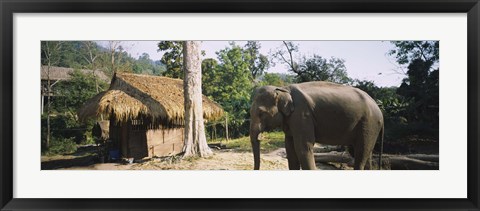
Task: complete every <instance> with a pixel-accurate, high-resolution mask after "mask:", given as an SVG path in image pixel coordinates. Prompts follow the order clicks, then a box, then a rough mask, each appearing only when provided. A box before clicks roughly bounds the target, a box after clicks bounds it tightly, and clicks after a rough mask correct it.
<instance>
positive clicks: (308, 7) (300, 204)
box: [0, 0, 480, 210]
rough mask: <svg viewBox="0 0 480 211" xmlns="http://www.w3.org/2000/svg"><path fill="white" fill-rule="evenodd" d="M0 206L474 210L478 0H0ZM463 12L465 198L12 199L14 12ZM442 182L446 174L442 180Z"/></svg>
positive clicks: (476, 207) (476, 200)
mask: <svg viewBox="0 0 480 211" xmlns="http://www.w3.org/2000/svg"><path fill="white" fill-rule="evenodd" d="M0 11H1V22H2V23H1V26H0V27H1V28H0V31H1V39H0V48H1V52H2V53H1V57H0V65H1V70H0V71H1V76H0V78H1V84H0V89H1V90H0V98H1V99H2V103H1V105H0V106H1V107H0V119H1V122H0V124H1V127H0V137H1V142H0V156H1V164H0V165H1V166H0V176H1V179H0V190H1V192H0V207H1V209H2V210H20V209H21V210H40V209H41V210H53V209H58V210H66V209H72V208H73V209H77V210H119V209H131V210H227V209H231V210H305V209H311V210H314V209H315V210H317V209H318V210H356V209H358V210H360V209H364V210H372V209H382V210H383V209H384V210H389V209H392V210H393V209H397V210H417V209H423V210H425V209H426V210H437V209H443V210H479V194H478V192H479V183H478V181H479V175H478V173H479V169H480V168H479V162H478V160H479V157H478V153H479V152H480V150H479V144H478V138H479V136H478V135H479V131H478V129H479V128H478V117H479V116H478V114H479V113H478V108H479V107H478V106H479V105H478V94H479V83H478V81H479V80H480V78H479V74H478V72H479V61H480V54H479V49H480V46H479V45H480V44H479V35H480V34H479V24H480V22H479V19H480V18H479V13H480V4H479V1H478V0H406V1H400V0H383V1H378V0H336V1H332V0H299V1H295V0H255V1H252V0H228V1H225V0H176V1H175V0H142V1H135V0H100V1H93V0H85V1H82V0H71V1H67V0H36V1H35V0H0ZM202 12H211V13H220V12H221V13H225V12H227V13H250V12H253V13H260V12H262V13H278V12H288V13H467V14H468V16H467V19H468V22H467V25H468V32H467V33H468V40H467V41H468V164H467V166H468V178H467V180H468V181H467V182H468V190H467V191H468V193H467V194H468V197H467V198H466V199H266V198H265V199H41V198H37V199H23V198H22V199H18V198H13V181H14V179H15V178H13V156H12V151H13V149H12V146H13V138H14V137H13V126H12V125H13V124H12V123H13V122H14V121H15V120H14V119H13V114H12V113H13V111H14V109H15V108H14V107H13V103H12V102H13V91H14V90H13V41H14V37H13V14H14V13H202ZM446 182H448V181H446Z"/></svg>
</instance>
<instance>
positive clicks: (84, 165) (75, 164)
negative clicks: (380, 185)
mask: <svg viewBox="0 0 480 211" xmlns="http://www.w3.org/2000/svg"><path fill="white" fill-rule="evenodd" d="M213 152H214V154H213V155H212V156H210V157H208V158H192V159H187V160H180V159H178V158H154V159H150V160H143V161H136V162H134V163H132V164H129V163H126V162H117V163H97V162H96V158H95V157H94V156H92V155H91V154H90V153H83V154H82V153H77V154H75V155H67V156H52V157H46V156H42V170H48V169H56V170H252V169H253V154H252V153H251V152H238V151H235V150H232V149H221V150H213ZM317 168H318V169H320V170H334V169H339V168H341V167H338V166H337V167H334V166H333V165H328V164H318V165H317ZM260 169H261V170H288V164H287V159H286V152H285V148H280V149H277V150H275V151H272V152H270V153H268V154H262V155H261V164H260Z"/></svg>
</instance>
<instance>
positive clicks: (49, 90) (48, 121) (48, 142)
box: [46, 63, 52, 149]
mask: <svg viewBox="0 0 480 211" xmlns="http://www.w3.org/2000/svg"><path fill="white" fill-rule="evenodd" d="M51 94H52V87H51V86H50V63H48V66H47V143H46V148H47V149H48V148H50V112H51V110H50V105H51V104H50V95H51Z"/></svg>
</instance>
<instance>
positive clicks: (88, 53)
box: [82, 41, 100, 93]
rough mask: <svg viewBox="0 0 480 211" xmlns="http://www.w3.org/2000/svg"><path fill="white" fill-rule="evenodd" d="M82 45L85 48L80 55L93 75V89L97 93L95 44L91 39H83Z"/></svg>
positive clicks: (96, 53)
mask: <svg viewBox="0 0 480 211" xmlns="http://www.w3.org/2000/svg"><path fill="white" fill-rule="evenodd" d="M83 47H84V49H85V54H82V56H83V58H84V59H85V61H86V62H87V63H88V68H89V69H91V70H92V73H93V77H94V79H95V89H96V91H97V93H99V92H100V91H99V90H98V81H97V75H96V74H95V72H96V71H97V65H96V63H95V60H97V57H98V52H97V50H96V44H95V43H94V42H93V41H85V42H83Z"/></svg>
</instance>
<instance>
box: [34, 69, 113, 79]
mask: <svg viewBox="0 0 480 211" xmlns="http://www.w3.org/2000/svg"><path fill="white" fill-rule="evenodd" d="M48 71H50V74H48ZM73 71H74V69H73V68H68V67H55V66H50V70H48V66H42V67H41V78H42V80H47V79H48V75H50V80H52V81H58V80H69V79H70V77H71V76H70V74H71V73H73ZM80 72H82V73H83V74H93V70H86V69H80ZM95 75H96V76H97V77H98V78H99V79H100V80H102V81H106V82H108V81H110V78H109V77H107V76H106V75H105V74H104V73H103V72H102V71H100V70H97V71H95Z"/></svg>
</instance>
